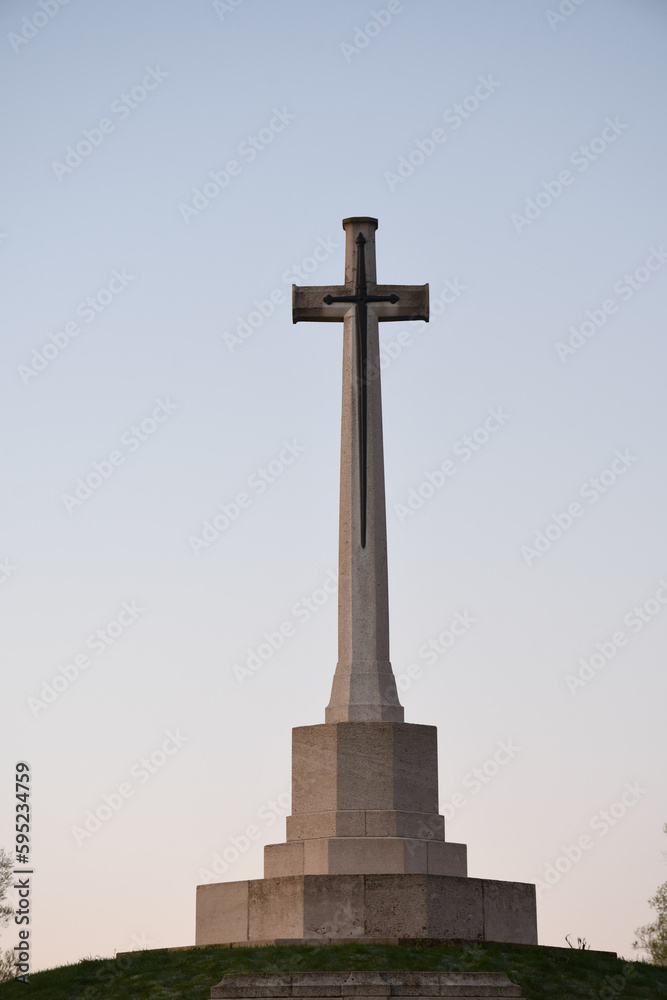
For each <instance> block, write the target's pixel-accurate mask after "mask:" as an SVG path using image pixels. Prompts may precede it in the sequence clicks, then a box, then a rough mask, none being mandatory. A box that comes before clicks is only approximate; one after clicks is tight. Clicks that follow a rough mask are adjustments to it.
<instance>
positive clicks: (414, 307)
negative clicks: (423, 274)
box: [368, 284, 429, 323]
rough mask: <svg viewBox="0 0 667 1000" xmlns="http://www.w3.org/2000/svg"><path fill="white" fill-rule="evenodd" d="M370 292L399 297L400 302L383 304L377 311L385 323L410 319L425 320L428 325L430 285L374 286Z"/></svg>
mask: <svg viewBox="0 0 667 1000" xmlns="http://www.w3.org/2000/svg"><path fill="white" fill-rule="evenodd" d="M368 291H369V292H372V294H373V295H378V296H382V297H386V298H388V297H389V296H390V295H398V302H393V303H392V302H381V303H378V304H377V305H376V306H375V308H376V309H377V314H378V319H379V320H380V321H381V322H383V323H391V322H399V321H402V320H409V319H423V320H426V322H427V323H428V314H429V309H428V284H426V285H372V286H369V289H368Z"/></svg>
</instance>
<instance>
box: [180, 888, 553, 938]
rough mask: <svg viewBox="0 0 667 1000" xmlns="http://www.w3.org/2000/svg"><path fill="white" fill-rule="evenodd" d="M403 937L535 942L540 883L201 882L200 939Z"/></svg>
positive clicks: (198, 930)
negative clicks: (537, 887)
mask: <svg viewBox="0 0 667 1000" xmlns="http://www.w3.org/2000/svg"><path fill="white" fill-rule="evenodd" d="M399 938H441V939H446V940H452V939H462V940H466V941H498V942H502V943H507V944H537V914H536V902H535V886H534V885H528V884H526V883H522V882H496V881H493V880H491V879H477V878H458V877H455V876H450V875H428V874H427V875H417V874H400V875H386V874H385V875H300V876H299V875H295V876H288V877H285V878H265V879H253V880H251V881H248V882H219V883H214V884H212V885H200V886H198V887H197V930H196V943H197V944H198V945H212V944H242V943H250V944H252V943H259V942H267V941H276V940H281V941H284V940H286V939H291V940H295V941H301V940H304V939H307V940H320V941H322V942H323V943H330V942H334V941H346V940H347V941H349V940H358V941H373V940H391V939H399Z"/></svg>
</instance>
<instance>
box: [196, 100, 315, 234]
mask: <svg viewBox="0 0 667 1000" xmlns="http://www.w3.org/2000/svg"><path fill="white" fill-rule="evenodd" d="M295 118H296V115H293V114H290V112H289V111H288V110H287V108H285V107H283V108H274V109H273V114H272V116H271V118H269V120H268V122H267V123H266V125H264V126H263V127H262V128H260V129H259V130H258V131H257V132H256V133H255V134H254V135H248V136H246V137H245V139H243V140H242V141H241V142H240V143H239V144H238V146H237V147H236V154H237V156H239V157H240V160H228V161H227V163H226V164H225V166H224V167H223V169H222V170H209V173H208V177H209V179H208V180H205V181H203V182H202V184H201V185H200V186H199V187H195V188H193V189H192V199H191V203H190V204H189V203H187V202H183V201H182V202H180V203H179V206H178V211H179V212H180V213H181V218H182V219H183V221H184V222H185V223H187V224H188V225H189V224H190V222H191V221H192V219H193V218H197V216H198V215H201V213H202V212H203V211H204V209H205V208H208V206H209V205H210V204H211V202H212V201H215V199H216V198H217V197H218V195H219V194H220V193H221V192H222V191H224V190H225V189H226V188H228V187H229V185H230V183H231V181H232V178H233V177H238V176H239V174H240V173H241V172H242V170H243V167H244V165H245V164H248V163H252V162H253V160H256V159H257V157H258V156H259V154H260V153H263V152H264V150H265V149H267V147H268V146H270V145H271V143H272V142H273V140H274V139H275V138H276V136H277V135H280V133H281V132H284V131H285V129H286V128H287V126H288V125H289V124H290V122H292V121H294V119H295ZM241 161H243V162H241Z"/></svg>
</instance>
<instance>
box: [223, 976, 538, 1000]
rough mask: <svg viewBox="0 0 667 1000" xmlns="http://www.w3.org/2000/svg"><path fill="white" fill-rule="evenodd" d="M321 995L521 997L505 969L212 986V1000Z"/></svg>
mask: <svg viewBox="0 0 667 1000" xmlns="http://www.w3.org/2000/svg"><path fill="white" fill-rule="evenodd" d="M260 997H261V998H269V1000H271V998H275V1000H278V998H280V1000H283V998H294V1000H296V998H297V997H298V998H299V1000H316V998H317V1000H319V998H323V997H331V998H341V1000H342V998H346V1000H347V998H350V1000H355V998H357V1000H362V998H363V1000H368V998H371V997H373V998H375V997H377V998H389V997H410V998H412V1000H426V998H427V997H468V998H469V1000H481V998H482V997H484V998H486V1000H505V998H506V997H514V998H518V1000H520V998H521V989H520V988H519V987H518V986H515V985H514V984H513V983H511V982H510V980H509V979H508V978H507V976H506V975H505V973H504V972H292V973H286V974H283V975H279V974H276V975H252V974H250V975H249V974H242V975H239V974H233V973H232V974H230V973H228V974H227V975H226V976H224V977H223V979H222V981H221V982H220V983H218V985H217V986H214V987H213V988H212V990H211V1000H256V998H260Z"/></svg>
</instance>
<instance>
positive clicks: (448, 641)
mask: <svg viewBox="0 0 667 1000" xmlns="http://www.w3.org/2000/svg"><path fill="white" fill-rule="evenodd" d="M476 621H477V619H476V618H473V617H472V615H471V614H470V613H469V612H468V611H463V612H461V611H457V612H456V613H455V614H454V616H453V618H452V620H451V621H450V622H449V624H448V625H447V627H446V628H444V629H443V630H442V632H440V633H439V634H438V635H437V636H435V638H434V639H429V641H428V642H425V643H423V644H422V645H421V646H420V647H419V649H418V650H417V655H418V657H419V659H420V660H423V661H424V663H425V664H426V666H428V667H432V666H434V665H435V664H436V663H437V662H438V660H439V659H440V657H442V656H445V655H446V654H447V653H448V652H449V651H450V649H451V648H452V647H453V646H455V645H456V643H457V642H458V641H459V639H460V638H461V637H462V636H464V635H465V634H466V632H467V631H468V630H469V629H470V628H471V626H472V625H474V624H475V623H476ZM423 676H424V668H423V666H422V665H421V664H419V663H415V662H414V661H413V662H412V663H408V665H407V667H406V668H405V670H402V671H401V672H400V673H399V674H396V687H397V688H398V690H399V691H400V692H401V694H405V692H406V691H409V690H410V688H411V687H412V685H413V683H414V682H415V681H416V680H420V679H421V678H422V677H423Z"/></svg>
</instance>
